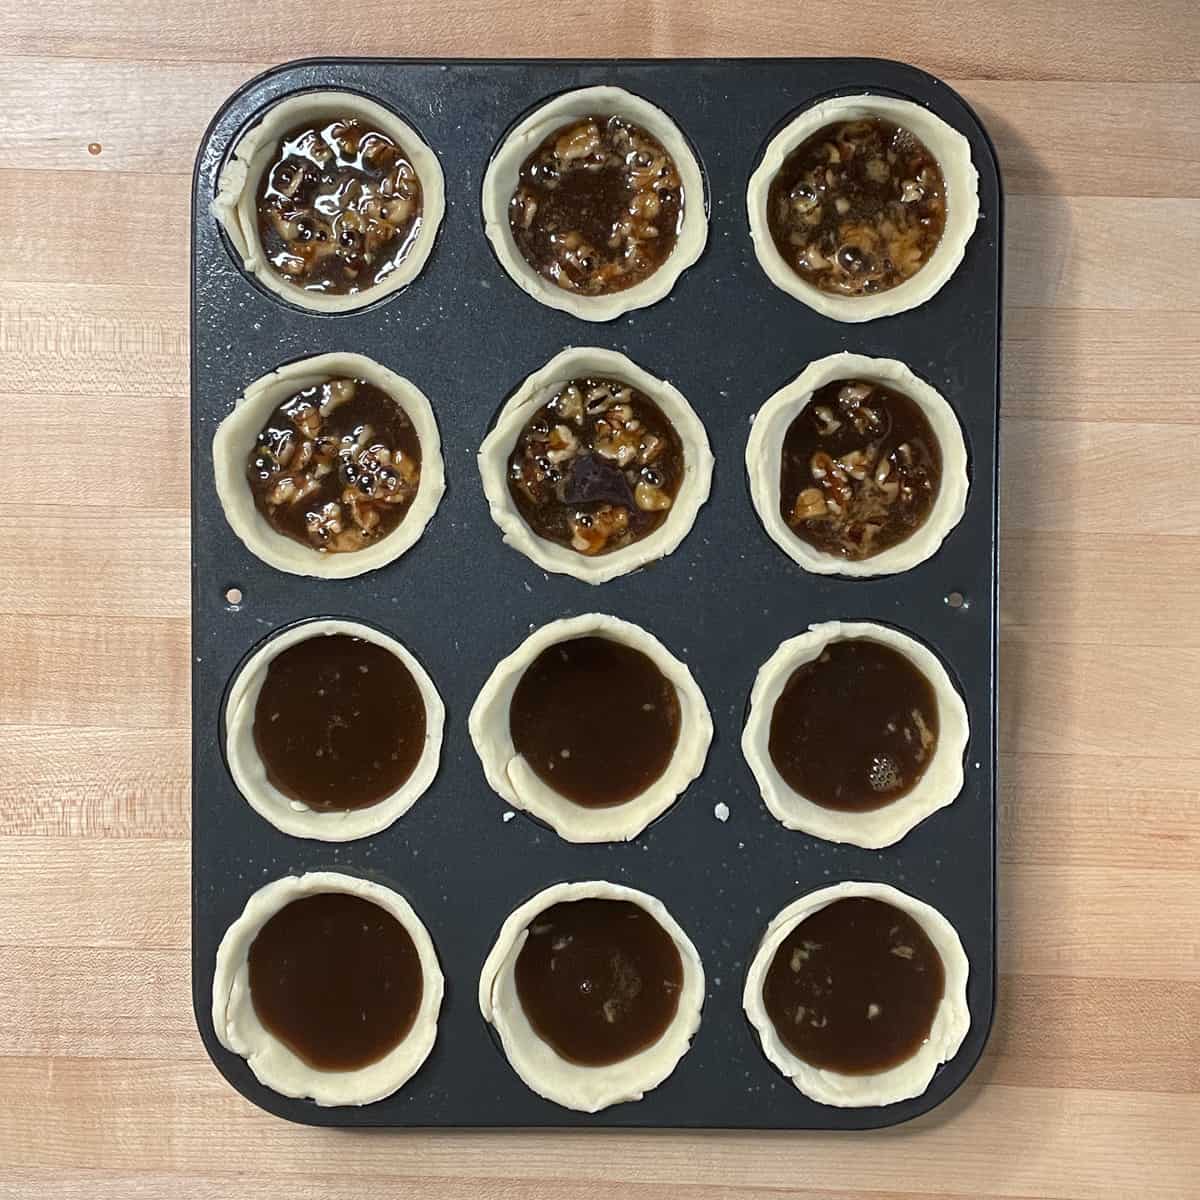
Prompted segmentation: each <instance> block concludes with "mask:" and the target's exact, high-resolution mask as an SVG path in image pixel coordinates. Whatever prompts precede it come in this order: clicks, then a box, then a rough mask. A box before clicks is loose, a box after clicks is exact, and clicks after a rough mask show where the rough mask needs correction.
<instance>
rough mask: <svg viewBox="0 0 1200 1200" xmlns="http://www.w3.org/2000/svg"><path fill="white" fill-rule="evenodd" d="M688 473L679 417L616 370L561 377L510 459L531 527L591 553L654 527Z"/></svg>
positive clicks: (518, 500)
mask: <svg viewBox="0 0 1200 1200" xmlns="http://www.w3.org/2000/svg"><path fill="white" fill-rule="evenodd" d="M683 474H684V458H683V443H682V442H681V441H680V438H679V434H678V433H677V432H676V430H675V426H674V425H672V424H671V422H670V421H669V420H668V418H667V416H666V414H665V413H664V412H663V411H662V409H661V408H659V407H658V405H657V404H655V403H654V401H653V400H651V399H650V397H649V396H646V395H643V394H642V393H641V392H639V391H637V390H636V389H635V388H633V387H631V386H630V385H629V384H627V383H622V382H621V381H620V380H616V379H596V378H583V379H572V380H569V381H568V382H566V383H564V384H563V385H562V386H561V387H560V388H559V389H558V390H557V391H556V392H555V394H554V395H553V396H552V397H551V398H550V400H549V401H547V403H546V404H544V405H543V406H542V407H541V408H539V409H538V410H537V412H536V413H534V414H533V416H532V417H531V418H530V419H529V421H528V423H527V424H526V425H525V428H524V429H522V430H521V433H520V435H519V436H518V437H517V441H516V444H515V445H514V446H513V450H512V453H511V454H510V455H509V458H508V490H509V495H511V496H512V499H513V503H514V504H516V506H517V511H518V512H519V513H520V514H521V516H522V517H523V518H524V519H525V523H526V524H527V525H528V526H529V528H530V529H532V530H533V532H534V533H536V534H537V536H538V537H540V538H544V539H546V540H547V541H550V542H555V543H557V544H558V545H560V546H566V547H568V548H569V549H571V550H574V551H576V552H577V553H579V554H584V555H588V556H592V555H598V554H608V553H610V552H611V551H613V550H619V549H621V548H622V547H624V546H628V545H631V544H632V543H634V542H637V541H640V540H641V539H642V538H644V537H646V536H647V535H648V534H650V533H653V532H654V530H656V529H657V528H658V527H659V526H660V525H661V524H662V523H663V522H664V521H665V520H666V519H667V514H668V513H669V512H670V510H671V506H672V505H673V504H674V502H675V497H676V495H677V494H678V492H679V485H680V483H681V482H682V480H683Z"/></svg>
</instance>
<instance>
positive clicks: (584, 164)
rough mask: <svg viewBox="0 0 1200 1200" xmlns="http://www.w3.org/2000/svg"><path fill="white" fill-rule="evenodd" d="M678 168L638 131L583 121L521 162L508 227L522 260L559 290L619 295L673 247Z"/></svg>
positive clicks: (601, 120)
mask: <svg viewBox="0 0 1200 1200" xmlns="http://www.w3.org/2000/svg"><path fill="white" fill-rule="evenodd" d="M683 205H684V197H683V182H682V180H681V179H680V177H679V172H678V170H677V169H676V166H675V162H674V160H673V159H672V158H671V156H670V155H669V154H668V153H667V152H666V150H664V149H663V147H662V145H661V144H660V143H659V142H658V141H657V139H655V138H654V137H653V136H652V135H651V134H649V133H647V132H646V130H644V129H642V128H641V126H639V125H635V124H633V123H632V122H630V121H626V120H623V119H622V118H620V117H614V116H608V117H606V116H589V117H583V118H581V119H579V120H578V121H573V122H571V123H570V124H568V125H563V126H562V127H560V128H559V129H556V130H555V131H554V133H552V134H551V135H550V136H549V137H548V138H546V140H545V141H544V142H542V144H541V145H540V146H538V148H537V149H536V150H534V152H533V153H532V154H531V155H530V156H529V157H528V158H527V159H526V160H525V162H524V164H523V165H522V167H521V172H520V178H519V181H518V183H517V190H516V191H515V192H514V193H513V196H512V199H511V201H510V202H509V209H508V222H509V226H510V228H511V229H512V235H513V239H514V240H515V242H516V244H517V248H518V249H519V250H520V252H521V254H522V256H523V257H524V259H525V261H526V262H527V263H529V265H530V266H531V267H532V268H533V269H534V270H535V271H537V272H538V274H539V275H542V276H544V277H545V278H546V279H548V280H550V282H551V283H554V284H556V285H557V286H558V287H560V288H562V289H563V290H564V291H568V292H576V293H578V294H580V295H583V296H602V295H607V294H609V293H612V292H621V291H624V290H625V289H626V288H629V287H632V286H633V285H634V284H637V283H641V282H642V281H643V280H644V279H646V278H648V277H649V276H650V275H652V274H653V273H654V272H655V271H657V270H658V268H659V267H660V266H662V264H663V263H664V262H665V261H666V259H667V256H668V255H669V254H670V253H671V251H672V250H673V249H674V248H675V242H676V239H677V238H678V235H679V229H680V225H681V223H682V221H683Z"/></svg>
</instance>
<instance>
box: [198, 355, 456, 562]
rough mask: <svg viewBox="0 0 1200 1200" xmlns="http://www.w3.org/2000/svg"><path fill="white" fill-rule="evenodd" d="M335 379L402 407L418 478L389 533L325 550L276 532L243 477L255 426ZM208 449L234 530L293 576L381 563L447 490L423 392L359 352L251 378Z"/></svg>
mask: <svg viewBox="0 0 1200 1200" xmlns="http://www.w3.org/2000/svg"><path fill="white" fill-rule="evenodd" d="M333 378H345V379H364V380H366V381H367V382H368V383H370V384H374V386H375V387H377V388H379V389H381V390H382V391H384V392H386V393H387V394H388V395H389V396H391V397H392V399H394V400H395V401H396V403H397V404H399V405H400V406H401V407H402V408H403V409H404V411H405V413H407V415H408V419H409V420H410V421H411V422H412V425H413V429H414V430H415V431H416V434H417V439H418V441H419V442H420V445H421V481H420V483H419V485H418V487H417V494H416V496H415V498H414V499H413V502H412V504H411V505H410V506H409V509H408V512H406V513H405V514H404V519H403V520H402V521H401V522H400V524H399V525H397V526H396V528H395V529H393V530H392V531H391V532H390V533H388V534H386V535H385V536H384V537H382V538H380V539H379V540H378V541H376V542H373V543H371V544H370V545H368V546H364V547H363V549H361V550H354V551H350V552H346V553H340V554H323V553H321V552H320V551H319V550H315V549H313V548H311V547H309V546H304V545H301V544H300V543H299V542H297V541H294V540H293V539H292V538H290V537H288V536H287V535H286V534H282V533H280V532H279V531H278V530H276V529H275V528H274V527H273V526H272V525H271V523H270V522H269V521H268V520H267V519H266V517H264V516H263V515H262V513H260V512H259V511H258V508H257V507H256V506H255V503H254V496H253V494H252V493H251V491H250V485H249V483H248V482H247V480H246V463H247V461H248V459H249V457H250V455H251V453H252V452H253V450H254V447H255V444H256V442H257V438H258V431H259V430H260V429H261V428H262V427H263V424H264V423H265V422H266V420H267V418H268V417H269V416H270V415H271V413H272V412H274V410H275V409H276V408H277V407H278V406H279V405H280V404H281V403H282V402H283V401H284V400H286V399H287V398H288V397H289V396H292V395H294V394H295V393H296V392H299V391H303V390H304V389H305V388H309V387H315V386H317V385H318V384H321V383H324V382H326V381H327V380H329V379H333ZM212 452H213V473H214V475H215V478H216V485H217V497H218V498H219V499H220V501H221V508H222V509H223V510H224V513H225V519H226V520H227V521H228V522H229V525H230V527H231V528H232V529H233V532H234V533H236V534H237V535H238V537H239V538H240V539H241V540H242V542H243V544H244V545H245V546H246V548H247V549H248V550H249V551H250V552H251V553H252V554H254V555H255V556H256V557H258V558H260V559H262V561H263V562H265V563H266V564H267V565H268V566H272V567H275V568H276V570H279V571H287V572H288V573H289V574H291V575H312V576H316V577H317V578H320V579H349V578H351V577H352V576H355V575H362V574H364V573H365V572H367V571H373V570H375V569H376V568H377V567H382V566H386V565H387V564H388V563H390V562H392V561H393V560H395V559H397V558H399V557H400V555H402V554H403V553H404V552H405V551H406V550H409V549H411V548H412V547H413V546H414V545H415V544H416V542H417V541H418V540H419V539H420V537H421V534H422V533H424V532H425V526H426V525H428V524H429V521H430V519H431V518H432V517H433V514H434V513H435V512H436V511H437V506H438V504H439V503H440V502H441V499H442V495H443V493H444V492H445V490H446V477H445V469H444V467H443V465H442V450H441V438H440V437H439V435H438V427H437V421H436V420H435V419H434V415H433V409H432V407H431V406H430V404H429V400H428V398H427V397H426V395H425V393H424V392H422V391H421V390H420V389H419V388H418V387H417V386H416V384H414V383H412V382H411V381H410V380H408V379H405V378H404V377H403V376H402V375H397V374H396V372H395V371H389V370H388V369H387V367H384V366H381V365H380V364H379V363H377V362H376V361H375V360H374V359H371V358H367V357H366V355H363V354H347V353H343V352H337V353H334V354H320V355H317V357H315V358H306V359H303V360H302V361H300V362H294V363H288V364H287V365H286V366H282V367H279V368H278V369H277V370H274V371H272V372H271V373H270V374H268V375H264V376H262V378H260V379H256V380H255V381H254V382H253V383H252V384H250V386H249V387H248V388H246V390H245V392H244V393H243V394H242V396H241V397H239V399H238V401H237V404H236V405H235V406H234V409H233V412H231V413H230V414H229V416H227V417H226V418H225V419H224V420H223V421H222V422H221V424H220V425H218V426H217V432H216V435H215V436H214V437H213V447H212Z"/></svg>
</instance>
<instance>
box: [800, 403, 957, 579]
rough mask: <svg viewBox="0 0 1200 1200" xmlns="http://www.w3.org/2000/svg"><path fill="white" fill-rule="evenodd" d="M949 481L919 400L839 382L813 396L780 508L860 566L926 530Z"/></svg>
mask: <svg viewBox="0 0 1200 1200" xmlns="http://www.w3.org/2000/svg"><path fill="white" fill-rule="evenodd" d="M941 481H942V454H941V448H940V447H939V445H938V440H937V436H936V435H935V434H934V432H933V429H932V428H931V426H930V424H929V421H928V419H927V418H926V416H925V414H924V413H923V412H922V411H921V409H920V407H919V406H918V405H917V404H916V402H915V401H913V400H911V399H910V398H909V397H908V396H905V395H902V394H901V393H900V392H896V391H893V390H892V389H891V388H887V387H884V386H883V385H882V384H879V383H872V382H870V381H867V380H857V379H846V380H839V381H837V382H834V383H829V384H826V385H825V386H824V387H822V388H820V389H818V390H817V391H816V392H814V393H813V396H812V399H811V400H810V401H809V402H808V403H807V404H806V405H805V406H804V408H803V409H801V410H800V412H799V413H798V414H797V416H796V419H795V420H794V421H793V422H792V424H791V426H790V427H789V428H788V431H787V433H786V435H785V436H784V440H783V453H782V459H781V463H780V475H779V511H780V513H781V514H782V516H783V519H784V521H785V522H787V524H788V527H789V528H790V529H791V530H792V532H793V533H794V534H795V535H796V536H797V537H798V538H801V539H802V540H803V541H806V542H808V543H809V544H810V545H812V546H815V547H816V548H817V549H818V550H821V551H824V552H825V553H826V554H833V555H837V556H838V557H840V558H846V559H850V560H851V561H858V560H861V559H866V558H871V557H872V556H873V555H876V554H879V553H880V552H881V551H883V550H887V549H889V548H890V547H892V546H895V545H897V544H898V543H899V542H902V541H904V540H905V539H906V538H908V537H910V536H911V535H912V534H913V533H914V532H916V530H918V529H919V528H920V527H921V526H922V525H923V524H924V523H925V521H926V520H927V519H928V517H929V514H930V512H932V511H933V506H934V503H935V502H936V500H937V496H938V491H939V490H940V488H941Z"/></svg>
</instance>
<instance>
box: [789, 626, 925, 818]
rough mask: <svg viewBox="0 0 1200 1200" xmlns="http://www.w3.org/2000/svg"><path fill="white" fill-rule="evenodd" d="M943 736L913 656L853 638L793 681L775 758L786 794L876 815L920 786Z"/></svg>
mask: <svg viewBox="0 0 1200 1200" xmlns="http://www.w3.org/2000/svg"><path fill="white" fill-rule="evenodd" d="M938 729H939V724H938V707H937V694H936V693H935V692H934V689H933V684H931V683H930V682H929V680H928V679H927V678H926V677H925V675H924V674H923V673H922V672H921V671H920V670H919V669H918V668H917V666H916V664H915V663H913V661H912V660H911V659H910V658H909V657H908V656H907V655H905V654H901V653H900V651H898V650H894V649H893V648H892V647H891V646H885V645H884V644H883V643H882V642H876V641H872V640H871V639H870V638H846V639H844V640H841V641H834V642H830V643H829V644H828V645H827V646H826V647H825V648H824V649H823V650H822V651H821V653H820V654H819V655H818V656H817V657H816V658H815V659H812V660H811V661H810V662H806V663H802V664H801V665H800V666H798V667H797V668H796V669H795V671H793V672H792V674H791V676H790V678H789V679H788V681H787V683H786V684H785V685H784V688H783V691H782V692H781V693H780V695H779V698H778V699H777V700H776V701H775V709H774V711H773V712H772V714H771V730H770V737H769V741H768V750H769V752H770V755H771V761H772V762H773V763H774V764H775V769H776V770H777V771H778V772H779V774H780V775H781V776H782V777H783V779H784V781H785V782H786V783H787V784H788V786H789V787H791V788H792V789H793V790H795V791H796V792H799V793H800V795H802V796H805V797H807V798H808V799H809V800H811V801H812V802H813V803H814V804H819V805H821V807H823V808H832V809H837V810H838V811H841V812H869V811H871V810H873V809H877V808H882V807H883V806H884V805H885V804H890V803H891V802H892V801H893V800H898V799H899V798H900V797H901V796H904V795H907V794H908V793H909V792H910V791H911V790H912V789H913V788H914V787H915V786H916V784H917V783H918V781H919V780H920V779H921V777H922V776H923V775H924V774H925V770H926V768H927V767H928V766H929V761H930V759H931V758H932V757H933V754H934V751H935V750H936V749H937V739H938Z"/></svg>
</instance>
